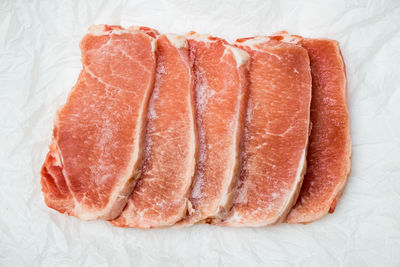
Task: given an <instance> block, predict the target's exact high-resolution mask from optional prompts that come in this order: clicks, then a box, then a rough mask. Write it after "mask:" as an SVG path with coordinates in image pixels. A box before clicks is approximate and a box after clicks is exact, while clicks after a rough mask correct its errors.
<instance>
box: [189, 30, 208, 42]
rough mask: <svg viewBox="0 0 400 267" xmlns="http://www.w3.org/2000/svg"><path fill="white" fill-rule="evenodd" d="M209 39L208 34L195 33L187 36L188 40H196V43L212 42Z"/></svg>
mask: <svg viewBox="0 0 400 267" xmlns="http://www.w3.org/2000/svg"><path fill="white" fill-rule="evenodd" d="M210 37H211V35H210V34H199V33H197V32H195V33H190V34H188V35H187V38H188V39H192V40H196V41H201V42H213V41H212V40H210V39H209V38H210Z"/></svg>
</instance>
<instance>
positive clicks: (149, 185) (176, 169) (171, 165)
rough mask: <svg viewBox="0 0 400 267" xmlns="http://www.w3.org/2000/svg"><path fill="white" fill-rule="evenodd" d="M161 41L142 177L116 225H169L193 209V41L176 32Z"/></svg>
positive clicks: (195, 147)
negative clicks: (190, 45)
mask: <svg viewBox="0 0 400 267" xmlns="http://www.w3.org/2000/svg"><path fill="white" fill-rule="evenodd" d="M157 44H158V50H157V71H156V80H155V85H154V90H153V94H152V96H151V99H150V104H149V112H148V116H147V132H146V142H145V154H144V165H143V169H142V176H141V178H140V180H139V182H138V184H137V186H136V187H135V189H134V191H133V192H132V194H131V196H130V198H129V201H128V204H127V206H126V207H125V209H124V210H123V212H122V214H121V215H120V216H119V217H118V218H117V219H115V220H113V221H111V223H112V224H113V225H116V226H123V227H137V228H154V227H165V226H169V225H173V224H175V223H176V222H177V221H178V220H180V219H181V218H182V217H183V216H184V215H185V214H186V211H187V206H188V194H189V189H190V186H191V183H192V179H193V175H194V171H195V165H196V149H197V137H196V128H195V114H194V112H195V111H194V96H193V94H194V91H193V90H194V88H193V85H194V81H193V76H192V70H191V64H190V59H189V50H188V44H187V41H186V38H185V37H184V36H179V35H172V34H169V35H162V36H160V37H159V38H158V40H157Z"/></svg>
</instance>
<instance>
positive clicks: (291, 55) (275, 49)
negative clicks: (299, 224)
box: [218, 37, 311, 227]
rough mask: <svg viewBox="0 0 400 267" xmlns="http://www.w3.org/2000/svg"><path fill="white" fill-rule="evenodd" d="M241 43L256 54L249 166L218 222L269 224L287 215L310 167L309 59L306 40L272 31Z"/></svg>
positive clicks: (248, 132)
mask: <svg viewBox="0 0 400 267" xmlns="http://www.w3.org/2000/svg"><path fill="white" fill-rule="evenodd" d="M237 45H238V46H239V47H242V48H243V49H246V51H247V52H248V53H249V54H250V55H251V67H250V87H249V103H248V107H247V117H246V123H245V140H244V149H243V156H242V158H243V163H242V165H243V166H242V170H241V176H240V180H239V183H238V186H237V188H236V193H235V197H234V201H233V207H232V209H231V210H230V211H229V213H228V214H227V216H226V217H225V218H224V219H223V220H222V222H220V223H218V224H220V225H225V226H234V227H246V226H265V225H270V224H275V223H278V222H281V221H282V220H284V219H285V218H286V215H287V213H288V212H289V211H290V209H291V207H292V205H293V204H294V203H295V201H296V198H297V196H298V192H299V190H300V187H301V184H302V180H303V176H304V173H305V165H306V162H305V158H306V150H307V142H308V133H309V119H310V118H309V108H310V101H311V73H310V66H309V59H308V54H307V51H306V50H305V49H303V48H301V47H300V46H297V45H293V44H287V43H281V42H278V41H276V40H271V39H270V38H268V37H253V38H246V39H239V40H238V41H237Z"/></svg>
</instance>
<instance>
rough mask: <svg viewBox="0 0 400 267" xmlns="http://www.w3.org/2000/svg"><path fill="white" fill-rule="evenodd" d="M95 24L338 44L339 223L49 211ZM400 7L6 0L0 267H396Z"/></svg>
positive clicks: (1, 21) (0, 98) (1, 16)
mask: <svg viewBox="0 0 400 267" xmlns="http://www.w3.org/2000/svg"><path fill="white" fill-rule="evenodd" d="M96 23H107V24H121V25H123V26H129V25H146V26H150V27H155V28H157V29H158V30H159V31H161V32H176V33H185V32H187V31H190V30H195V31H197V32H200V33H211V34H215V35H218V36H221V37H224V38H227V39H228V40H230V41H232V40H234V39H235V38H238V37H246V36H252V35H262V34H271V33H274V32H276V31H280V30H288V31H289V32H290V33H293V34H300V35H303V36H307V37H329V38H333V39H336V40H338V41H339V42H340V44H341V47H342V52H343V56H344V58H345V61H346V64H347V74H348V102H349V108H350V114H351V136H352V141H353V168H352V173H351V176H350V179H349V183H348V186H347V188H346V191H345V193H344V196H343V198H342V200H341V201H340V202H339V205H338V207H337V209H336V211H335V213H334V214H333V215H328V216H327V217H325V218H324V219H322V220H320V221H318V222H315V223H312V224H309V225H286V224H282V225H277V226H273V227H269V228H259V229H249V228H248V229H230V228H221V227H212V226H208V225H202V226H195V227H190V228H186V229H156V230H149V231H142V230H136V229H120V228H115V227H111V226H110V225H109V224H108V223H106V222H101V221H93V222H85V221H81V220H79V219H76V218H73V217H68V216H66V215H62V214H59V213H57V212H55V211H53V210H51V209H49V208H47V206H46V205H45V204H44V201H43V197H42V194H41V191H40V190H41V187H40V175H39V171H40V167H41V164H42V162H43V160H44V157H45V154H46V152H47V150H48V148H47V146H48V144H49V142H50V138H51V132H52V128H53V119H54V116H55V112H56V110H57V108H58V107H59V106H60V105H61V104H63V103H64V102H65V100H66V96H67V94H68V92H69V91H70V89H71V87H72V86H73V85H74V83H75V81H76V79H77V76H78V73H79V71H80V68H81V65H80V51H79V41H80V39H81V38H82V37H83V35H84V34H85V33H86V32H87V28H88V27H89V26H90V25H92V24H96ZM399 87H400V1H396V0H393V1H389V0H388V1H383V0H382V1H379V0H377V1H338V0H331V1H316V0H315V1H289V0H287V1H273V0H270V1H261V0H253V1H250V0H249V1H245V0H239V1H213V0H203V1H187V0H176V1H172V0H171V1H167V0H164V1H155V0H139V1H118V0H113V1H82V0H81V1H78V0H76V1H56V0H44V1H31V0H2V1H0V266H13V267H14V266H183V265H186V266H217V265H220V266H400V88H399Z"/></svg>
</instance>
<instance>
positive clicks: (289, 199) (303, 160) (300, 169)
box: [275, 135, 308, 218]
mask: <svg viewBox="0 0 400 267" xmlns="http://www.w3.org/2000/svg"><path fill="white" fill-rule="evenodd" d="M307 136H308V135H307ZM306 150H307V143H306V145H305V147H304V149H303V152H302V154H301V158H300V161H299V167H298V168H297V173H296V179H295V182H294V183H293V187H292V191H290V193H289V194H288V196H287V197H286V202H285V205H283V206H282V209H281V211H280V212H279V214H277V215H276V217H275V218H280V217H281V216H282V214H283V213H284V212H285V211H286V209H287V207H288V205H289V204H290V202H292V201H293V194H295V193H296V191H297V189H298V186H300V182H301V181H302V179H303V176H304V174H303V169H304V165H305V164H306Z"/></svg>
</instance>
